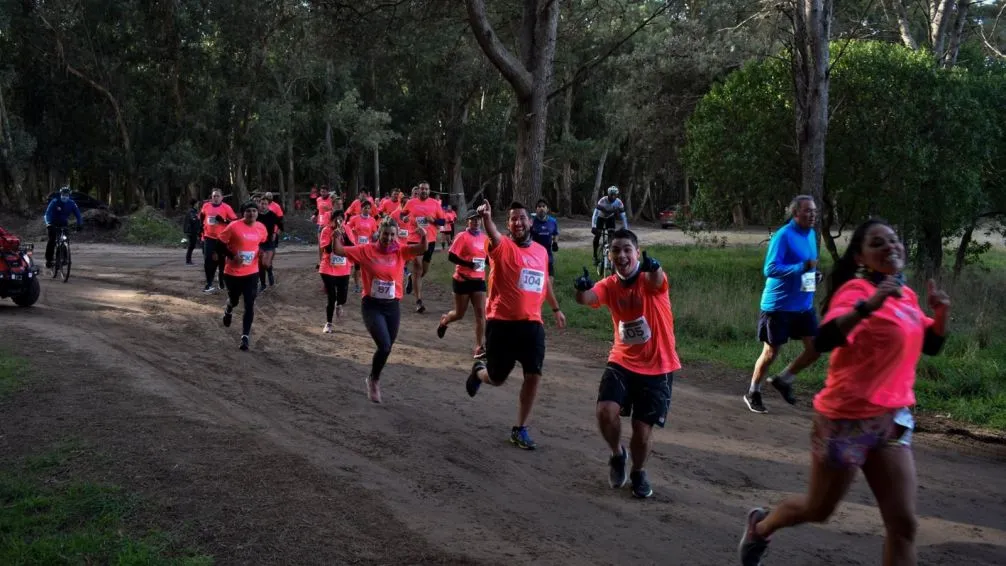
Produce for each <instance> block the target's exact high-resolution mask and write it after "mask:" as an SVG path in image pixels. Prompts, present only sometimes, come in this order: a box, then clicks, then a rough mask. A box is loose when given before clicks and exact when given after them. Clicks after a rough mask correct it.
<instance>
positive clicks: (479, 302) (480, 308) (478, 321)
mask: <svg viewBox="0 0 1006 566" xmlns="http://www.w3.org/2000/svg"><path fill="white" fill-rule="evenodd" d="M471 300H472V307H474V310H475V347H476V348H479V347H481V346H482V343H483V342H485V335H486V294H485V293H472V295H471Z"/></svg>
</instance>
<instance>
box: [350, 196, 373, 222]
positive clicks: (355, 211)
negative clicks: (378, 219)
mask: <svg viewBox="0 0 1006 566" xmlns="http://www.w3.org/2000/svg"><path fill="white" fill-rule="evenodd" d="M365 202H367V203H370V210H371V211H373V210H374V208H375V205H374V199H373V198H371V196H370V193H369V192H367V189H360V191H359V192H358V193H357V194H356V198H355V199H354V200H353V202H351V203H349V208H347V209H346V223H347V224H348V223H349V221H350V220H352V219H353V217H354V216H358V215H359V214H360V211H361V210H362V209H361V207H362V206H363V203H365Z"/></svg>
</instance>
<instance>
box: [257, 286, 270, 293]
mask: <svg viewBox="0 0 1006 566" xmlns="http://www.w3.org/2000/svg"><path fill="white" fill-rule="evenodd" d="M266 289H268V287H266V286H265V285H261V284H260V285H259V286H258V292H259V293H265V290H266Z"/></svg>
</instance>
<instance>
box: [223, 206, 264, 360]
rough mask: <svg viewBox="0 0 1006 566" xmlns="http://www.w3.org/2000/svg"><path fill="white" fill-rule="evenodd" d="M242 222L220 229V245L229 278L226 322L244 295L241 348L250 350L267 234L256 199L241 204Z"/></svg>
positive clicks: (227, 323)
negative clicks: (260, 256) (262, 249)
mask: <svg viewBox="0 0 1006 566" xmlns="http://www.w3.org/2000/svg"><path fill="white" fill-rule="evenodd" d="M241 216H242V219H241V221H240V222H231V223H230V224H228V225H227V227H226V228H224V230H223V232H221V233H220V248H221V250H222V254H223V255H224V256H225V257H226V258H227V262H226V265H224V276H225V277H226V278H227V305H226V306H224V326H226V327H230V325H231V315H232V313H233V311H234V307H236V306H238V301H239V300H240V299H241V297H242V296H243V297H244V302H245V313H244V318H243V319H242V322H241V349H242V350H248V341H249V337H250V336H251V327H252V321H254V320H255V296H256V295H257V294H258V270H259V267H258V258H257V257H256V256H257V255H258V254H259V247H260V246H261V245H262V243H263V242H265V241H266V239H267V238H268V233H267V232H266V228H265V226H263V225H262V223H261V222H258V221H257V220H256V219H257V218H258V205H257V204H255V202H254V201H252V202H247V203H245V204H243V205H242V206H241Z"/></svg>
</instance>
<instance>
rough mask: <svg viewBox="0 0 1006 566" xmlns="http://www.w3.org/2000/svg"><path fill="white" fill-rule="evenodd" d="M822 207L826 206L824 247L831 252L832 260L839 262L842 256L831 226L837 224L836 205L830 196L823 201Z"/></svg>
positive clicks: (823, 218) (823, 230)
mask: <svg viewBox="0 0 1006 566" xmlns="http://www.w3.org/2000/svg"><path fill="white" fill-rule="evenodd" d="M822 208H824V213H823V214H822V215H821V236H822V237H823V238H824V247H825V249H827V250H828V253H829V254H831V259H832V261H833V262H836V263H837V262H838V258H839V257H840V256H839V254H838V246H837V245H836V244H835V238H834V237H833V236H832V235H831V227H832V226H834V225H835V205H834V203H833V202H832V201H831V199H830V198H829V199H825V200H824V201H823V202H822Z"/></svg>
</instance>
